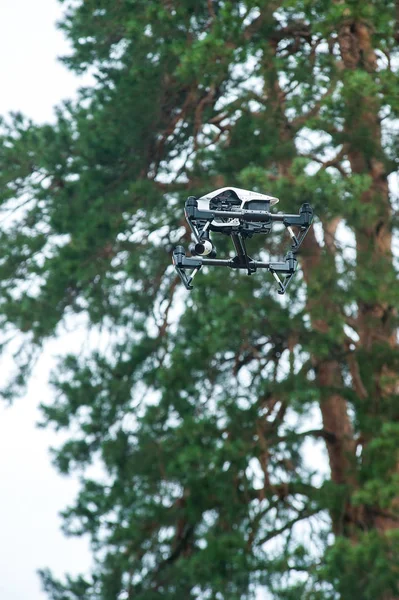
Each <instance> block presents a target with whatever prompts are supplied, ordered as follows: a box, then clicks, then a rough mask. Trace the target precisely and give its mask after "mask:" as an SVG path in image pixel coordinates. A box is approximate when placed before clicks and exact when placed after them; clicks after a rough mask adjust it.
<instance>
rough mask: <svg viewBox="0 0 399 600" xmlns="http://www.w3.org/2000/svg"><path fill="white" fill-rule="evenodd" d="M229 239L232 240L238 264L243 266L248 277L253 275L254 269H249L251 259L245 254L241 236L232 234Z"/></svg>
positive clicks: (245, 250)
mask: <svg viewBox="0 0 399 600" xmlns="http://www.w3.org/2000/svg"><path fill="white" fill-rule="evenodd" d="M231 239H232V240H233V244H234V248H235V251H236V252H237V258H238V262H239V263H241V264H244V265H245V268H246V269H247V272H248V275H251V273H255V271H256V269H254V267H251V259H250V258H249V256H248V254H247V248H246V246H245V240H244V238H243V237H242V235H241V234H236V233H232V234H231Z"/></svg>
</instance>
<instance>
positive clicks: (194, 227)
mask: <svg viewBox="0 0 399 600" xmlns="http://www.w3.org/2000/svg"><path fill="white" fill-rule="evenodd" d="M277 202H278V199H277V198H273V197H271V196H266V195H265V194H259V193H257V192H250V191H248V190H242V189H239V188H221V189H219V190H215V191H214V192H211V193H210V194H207V195H205V196H202V197H201V198H199V199H198V200H197V198H195V196H189V197H188V198H187V200H186V204H185V210H184V212H185V217H186V220H187V222H188V224H189V226H190V229H191V231H192V234H193V237H194V243H192V244H191V245H190V252H191V255H192V256H190V257H188V256H186V252H185V250H184V247H183V246H177V247H176V248H175V250H174V252H173V264H174V266H175V268H176V271H177V273H178V274H179V276H180V278H181V280H182V282H183V284H184V286H185V287H186V289H188V290H191V289H192V288H193V286H192V281H193V279H194V277H195V275H196V274H197V273H198V271H199V270H200V269H201V267H203V266H212V267H217V266H219V267H230V268H231V269H245V270H246V271H247V273H248V275H251V274H252V273H255V271H257V270H258V269H267V270H268V271H270V272H271V273H272V275H273V277H274V278H275V280H276V281H277V283H278V286H279V287H278V293H279V294H284V293H285V291H286V289H287V286H288V284H289V282H290V281H291V279H292V277H293V275H294V273H295V271H296V268H297V265H298V261H297V259H296V256H295V254H296V252H297V250H298V248H299V247H300V245H301V244H302V241H303V239H304V237H305V235H306V234H307V232H308V230H309V228H310V226H311V224H312V220H313V210H312V209H311V207H310V205H309V204H307V203H305V204H302V206H301V208H300V211H299V214H298V215H289V214H283V213H271V212H270V205H274V204H276V203H277ZM200 203H201V204H204V203H205V204H206V206H205V207H202V206H200ZM276 221H277V222H280V223H283V224H284V225H285V227H286V229H287V231H288V233H289V234H290V237H291V249H290V251H289V252H287V254H286V255H285V258H284V260H283V261H281V262H264V261H257V260H253V259H252V258H251V257H250V256H248V253H247V249H246V245H245V239H246V238H250V237H252V236H253V235H254V234H255V233H263V234H268V233H270V231H271V229H272V224H273V222H276ZM292 227H296V228H297V233H295V232H294V230H293V229H292ZM210 231H214V232H219V233H224V234H226V235H230V236H231V239H232V241H233V245H234V248H235V251H236V256H234V258H228V259H226V260H222V259H217V258H216V249H215V247H214V245H213V243H212V241H211V239H210V235H209V233H210ZM186 269H192V272H191V273H190V274H188V273H187V272H186ZM281 277H282V278H281Z"/></svg>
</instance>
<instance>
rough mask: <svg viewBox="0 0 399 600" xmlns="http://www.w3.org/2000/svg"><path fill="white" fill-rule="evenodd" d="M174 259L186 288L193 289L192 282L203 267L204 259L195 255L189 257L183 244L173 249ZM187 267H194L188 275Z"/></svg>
mask: <svg viewBox="0 0 399 600" xmlns="http://www.w3.org/2000/svg"><path fill="white" fill-rule="evenodd" d="M172 261H173V264H174V267H175V269H176V272H177V274H178V275H179V277H180V279H181V280H182V283H183V285H184V287H185V288H186V290H192V289H193V286H192V285H191V282H192V280H193V279H194V277H195V276H196V274H197V273H198V271H199V270H200V268H201V267H202V260H201V259H196V258H194V257H193V258H187V257H186V251H185V250H184V248H183V246H177V247H176V248H175V249H174V251H173V255H172ZM186 267H189V268H190V267H191V268H193V271H192V273H191V275H187V273H186Z"/></svg>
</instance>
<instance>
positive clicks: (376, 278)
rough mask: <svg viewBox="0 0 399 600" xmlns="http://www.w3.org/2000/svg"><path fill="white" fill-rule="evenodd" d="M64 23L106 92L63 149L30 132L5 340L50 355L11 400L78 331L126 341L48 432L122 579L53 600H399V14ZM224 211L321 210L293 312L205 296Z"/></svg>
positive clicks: (195, 4) (170, 3)
mask: <svg viewBox="0 0 399 600" xmlns="http://www.w3.org/2000/svg"><path fill="white" fill-rule="evenodd" d="M64 4H65V18H64V20H63V23H62V24H61V26H62V28H63V30H64V31H65V32H66V34H67V35H68V37H69V39H70V41H71V43H72V45H73V53H72V54H71V56H69V57H67V58H65V59H64V62H65V64H66V65H67V66H68V67H69V68H70V69H72V70H74V71H75V72H77V73H80V72H84V71H87V70H88V69H90V70H91V71H92V72H94V74H95V78H96V84H95V86H93V87H92V88H88V89H83V90H81V92H80V97H79V101H78V102H76V103H73V102H65V103H64V104H63V105H62V106H60V107H59V109H58V113H57V123H56V125H54V126H49V125H46V126H40V127H39V126H36V125H34V124H33V123H30V122H28V121H27V120H26V119H25V118H24V117H23V116H21V115H12V116H11V117H10V118H7V119H5V120H4V121H3V123H2V142H3V144H2V150H1V156H0V181H1V183H2V186H1V192H0V194H1V195H0V198H1V202H2V208H3V211H9V212H10V213H11V214H12V217H11V218H10V219H9V220H8V222H7V225H6V226H5V227H4V229H3V231H2V233H1V237H0V243H1V245H2V247H3V252H2V255H3V258H2V261H1V264H0V280H1V298H2V300H1V305H0V307H1V315H2V316H1V323H2V327H3V331H4V332H5V333H6V335H8V334H9V332H13V331H20V332H22V334H23V336H24V345H23V347H22V348H21V350H20V352H19V354H18V358H19V361H20V368H19V371H18V374H17V377H16V379H15V381H14V383H13V385H10V386H9V387H8V389H7V390H6V391H5V392H4V394H5V395H6V396H7V397H8V398H10V399H11V398H13V397H15V396H16V395H17V393H18V391H19V389H20V388H21V386H23V384H24V382H25V381H26V378H27V377H28V376H29V369H30V365H31V362H32V359H33V357H34V356H35V355H36V354H37V352H38V351H40V348H41V346H42V344H43V343H44V341H45V340H46V339H48V338H49V337H50V336H53V335H56V334H57V331H59V327H60V324H61V323H63V322H65V320H66V319H68V318H69V319H70V318H72V319H73V316H74V315H76V314H78V313H84V314H85V315H87V317H88V319H89V322H90V325H91V326H92V327H102V328H103V329H104V330H106V331H108V332H109V337H110V340H111V341H110V344H111V348H108V349H106V350H104V351H99V350H98V351H96V352H93V353H92V354H91V355H90V356H87V355H84V354H83V353H82V355H79V356H72V355H69V356H67V357H65V359H64V360H63V361H62V362H61V363H60V364H59V367H58V369H57V371H56V372H55V373H54V374H53V377H52V385H53V387H54V401H53V403H52V404H51V405H46V406H43V414H44V418H45V422H46V424H47V425H48V426H56V427H57V428H59V429H62V430H65V431H67V432H69V440H68V441H67V442H66V443H64V444H63V445H62V446H61V447H60V448H59V449H58V450H57V451H56V452H55V463H56V466H57V467H58V469H59V470H60V471H61V472H62V473H65V474H67V473H71V472H72V471H74V470H78V471H80V472H82V474H83V475H82V484H81V491H80V494H79V496H78V498H77V499H76V503H75V504H74V505H73V506H71V507H69V508H67V509H66V510H65V513H64V519H65V525H64V526H65V531H66V532H67V533H68V534H71V535H83V534H89V535H90V537H91V541H92V547H93V552H94V554H95V557H96V566H95V569H94V571H93V573H92V574H91V575H90V577H89V576H86V577H79V578H76V579H73V578H67V580H66V581H65V582H63V583H61V582H59V581H56V580H54V578H53V577H52V576H51V573H49V572H48V571H44V572H42V578H43V583H44V586H45V589H46V590H47V592H48V594H49V597H50V598H51V599H52V600H77V599H81V600H89V599H93V600H94V599H95V600H100V599H101V600H114V599H115V600H116V599H120V600H122V599H125V598H126V599H128V598H129V599H130V598H131V599H133V598H134V599H135V600H156V599H158V598H162V599H168V598H169V599H171V600H172V599H176V598H184V599H186V598H187V599H189V598H198V599H200V598H201V599H207V598H209V599H215V600H220V599H226V600H227V599H229V600H234V599H237V600H238V599H241V598H255V596H256V593H257V591H259V590H260V589H261V588H263V589H264V590H265V593H266V594H268V597H272V598H276V599H284V600H289V599H294V598H295V599H297V598H306V599H308V600H316V599H317V600H327V599H335V598H342V599H343V600H347V599H349V598H359V599H364V600H367V599H370V600H371V599H373V600H394V599H397V598H399V584H398V581H399V578H398V574H399V529H398V523H399V471H398V458H399V457H398V442H397V439H398V434H399V408H398V406H399V404H398V400H399V388H398V379H397V372H398V366H399V365H398V363H399V354H398V346H397V327H398V313H397V310H398V291H397V283H396V282H397V279H396V271H395V260H394V256H393V250H392V248H393V236H394V235H395V229H396V230H397V225H398V220H397V209H398V205H397V197H396V196H395V193H394V192H393V191H392V189H391V190H390V187H389V182H390V179H389V178H390V176H391V174H393V173H394V172H395V170H396V169H397V166H398V157H399V154H398V148H399V137H398V134H397V119H398V117H399V94H398V90H399V87H398V64H399V62H398V61H399V52H398V41H399V17H398V9H397V3H396V2H394V1H393V0H386V1H385V2H380V1H377V0H369V1H368V2H362V1H361V0H347V1H344V0H314V1H310V0H282V1H280V2H275V1H273V0H272V1H270V0H269V1H267V0H261V1H258V2H254V1H252V0H243V1H240V2H231V1H230V2H229V1H225V0H219V1H217V0H216V1H212V0H209V1H207V2H199V1H198V0H186V1H185V2H178V1H177V0H153V1H151V2H149V1H144V0H120V1H118V2H106V1H105V0H96V1H94V0H85V1H84V2H83V1H73V0H69V1H68V0H66V1H65V2H64ZM223 185H237V186H241V187H247V188H251V189H257V190H259V191H260V192H265V193H270V194H272V195H275V196H278V197H279V198H280V199H281V209H282V210H284V211H286V212H296V211H297V209H298V207H299V206H300V204H301V203H302V202H304V201H308V202H310V203H311V205H312V206H313V208H314V210H315V213H316V215H317V216H318V219H317V222H316V224H315V226H314V228H313V229H312V230H311V231H310V233H309V234H308V236H307V238H306V243H305V244H304V249H303V251H302V253H301V256H300V262H301V272H302V277H301V276H300V274H298V276H297V278H296V281H295V282H294V283H293V284H292V286H291V288H290V291H289V295H288V298H286V299H283V300H281V299H280V298H279V296H278V295H277V293H276V290H275V288H274V282H273V280H272V279H271V280H270V279H268V278H267V277H266V276H265V275H264V274H257V275H256V276H254V277H251V278H248V277H245V276H243V275H242V274H239V273H235V272H228V273H227V272H223V274H222V275H221V273H220V271H219V272H216V270H215V271H212V270H209V271H206V269H204V270H203V272H202V273H201V274H200V275H198V277H197V279H196V288H195V290H194V291H193V292H191V293H190V295H188V294H186V293H183V291H182V289H181V286H180V283H179V280H178V279H177V277H176V274H175V272H174V271H173V268H172V267H171V264H170V255H171V250H172V248H173V246H174V245H175V244H176V243H178V242H179V241H180V240H183V243H187V242H188V240H189V237H190V235H189V231H187V228H186V227H185V224H184V219H183V210H182V208H183V205H184V199H185V197H186V196H188V195H191V194H194V195H196V196H199V195H201V194H202V193H205V192H206V191H209V190H211V189H215V188H217V187H221V186H223ZM215 241H216V240H215ZM251 242H252V245H251V252H253V253H254V254H255V253H257V252H261V251H262V250H263V251H266V252H267V253H268V254H270V255H272V256H275V257H276V258H278V257H279V256H280V255H281V253H282V252H283V248H284V247H285V245H286V240H284V239H283V238H282V235H281V233H279V232H278V231H275V232H274V233H273V234H272V235H270V236H269V237H268V238H267V239H266V240H265V239H256V240H255V239H254V240H251ZM219 245H220V249H219V250H220V254H222V252H223V251H227V245H225V243H224V242H223V240H222V243H220V244H219ZM317 448H324V449H325V451H326V460H327V459H328V466H329V470H328V474H327V475H323V473H322V472H321V471H320V469H319V467H318V465H315V464H312V461H313V453H314V452H315V451H316V449H317ZM93 462H96V463H98V462H100V463H101V465H102V466H103V470H104V476H103V477H98V478H97V479H95V478H93V477H90V473H89V468H90V466H91V465H92V464H93Z"/></svg>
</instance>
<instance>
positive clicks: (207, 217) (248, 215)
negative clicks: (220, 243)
mask: <svg viewBox="0 0 399 600" xmlns="http://www.w3.org/2000/svg"><path fill="white" fill-rule="evenodd" d="M185 215H186V219H187V221H188V223H189V225H190V227H191V229H192V231H193V233H194V236H195V237H196V238H198V237H199V235H200V234H199V232H198V230H197V228H196V226H195V225H194V222H195V221H207V222H211V221H212V220H213V219H215V218H217V217H220V218H223V219H239V220H240V221H246V222H250V223H251V222H253V223H259V222H260V223H270V222H273V221H277V222H280V223H283V224H284V225H285V227H286V228H287V230H288V233H289V234H290V236H291V239H292V247H293V249H295V250H297V249H298V248H299V246H300V245H301V244H302V241H303V239H304V238H305V235H306V234H307V232H308V230H309V228H310V226H311V224H312V221H313V210H312V208H311V206H310V204H308V203H307V202H306V203H304V204H302V206H301V208H300V211H299V214H298V215H289V214H283V213H277V214H274V213H271V212H269V211H256V210H245V209H240V210H235V211H232V210H202V209H199V208H198V202H197V200H196V199H195V197H194V196H190V197H189V198H188V199H187V201H186V205H185ZM292 226H295V227H299V229H300V234H299V236H296V235H295V233H294V232H293V230H292ZM197 241H198V240H197ZM233 242H234V240H233ZM234 245H236V243H234Z"/></svg>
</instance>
